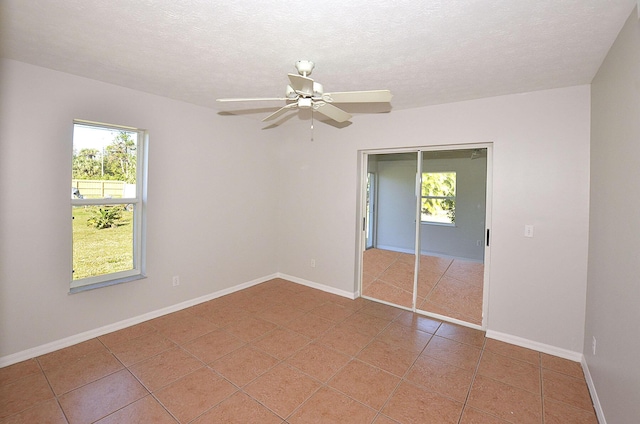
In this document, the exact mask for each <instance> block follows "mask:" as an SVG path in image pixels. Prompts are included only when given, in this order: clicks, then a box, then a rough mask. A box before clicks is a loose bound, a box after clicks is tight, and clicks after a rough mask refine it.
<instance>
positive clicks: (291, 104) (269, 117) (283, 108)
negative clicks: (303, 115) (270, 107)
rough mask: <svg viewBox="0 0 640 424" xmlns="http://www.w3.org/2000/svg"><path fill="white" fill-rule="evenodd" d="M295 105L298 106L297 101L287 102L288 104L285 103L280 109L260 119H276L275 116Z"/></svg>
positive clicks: (282, 113)
mask: <svg viewBox="0 0 640 424" xmlns="http://www.w3.org/2000/svg"><path fill="white" fill-rule="evenodd" d="M297 107H298V104H297V103H290V104H288V105H286V106H284V107H281V108H280V109H278V110H276V111H275V112H273V113H272V114H271V115H269V116H267V117H266V118H264V119H263V120H262V122H266V121H271V120H273V119H276V118H277V117H279V116H282V115H284V114H285V113H286V112H288V111H289V110H290V109H295V108H297Z"/></svg>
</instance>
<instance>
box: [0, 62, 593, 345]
mask: <svg viewBox="0 0 640 424" xmlns="http://www.w3.org/2000/svg"><path fill="white" fill-rule="evenodd" d="M0 66H1V68H0V75H2V78H1V79H0V94H1V95H0V143H1V146H0V149H1V150H0V152H1V154H0V189H1V193H2V197H1V200H0V357H1V356H4V355H10V354H13V353H15V352H19V351H22V350H25V349H29V348H32V347H36V346H39V345H42V344H46V343H48V342H52V341H56V340H59V339H62V338H65V337H68V336H72V335H74V334H78V333H81V332H83V331H89V330H92V329H95V328H100V327H101V326H105V325H109V324H112V323H115V322H118V321H120V320H125V319H127V318H129V317H135V316H139V315H141V314H144V313H147V312H149V311H154V310H157V309H160V308H163V307H167V306H171V305H175V304H178V303H180V302H182V301H187V300H190V299H194V298H197V297H199V296H203V295H207V294H210V293H212V292H215V291H217V290H221V289H224V288H228V287H231V286H234V285H236V284H240V283H243V282H247V281H251V280H253V279H258V278H261V277H264V276H267V275H270V274H272V273H274V272H278V271H280V272H282V273H284V274H288V275H292V276H296V277H298V278H300V279H305V280H308V281H312V282H317V283H319V284H324V285H327V286H329V287H332V288H335V289H336V290H342V291H346V292H354V291H355V290H356V287H355V281H356V260H357V255H358V253H357V248H356V235H357V231H358V230H357V229H358V228H359V222H358V217H357V204H358V186H359V181H358V178H359V173H358V157H359V155H358V150H361V149H374V148H385V147H404V146H428V145H436V144H462V143H476V142H489V141H490V142H493V143H494V168H493V173H494V191H493V222H494V225H493V228H492V230H493V232H492V239H493V243H492V267H491V275H490V278H491V293H490V299H489V316H488V325H489V329H491V330H493V331H496V332H502V333H505V334H509V335H513V336H518V337H522V338H525V339H528V340H533V341H537V342H540V343H545V344H548V345H550V346H557V347H559V348H563V349H568V350H572V351H581V349H582V342H583V332H584V302H585V280H586V256H587V235H586V234H587V224H588V222H587V218H588V214H587V210H588V179H589V172H588V164H589V151H588V147H589V146H588V145H589V100H590V99H589V87H588V86H580V87H570V88H565V89H558V90H549V91H542V92H535V93H529V94H523V95H513V96H504V97H496V98H490V99H482V100H477V101H470V102H463V103H455V104H447V105H441V106H434V107H426V108H420V109H415V110H399V111H393V112H392V113H390V114H379V115H359V116H356V117H355V118H354V120H353V121H354V123H353V125H351V126H347V127H346V128H342V129H337V128H334V127H332V126H330V125H325V124H322V123H319V122H317V123H316V125H315V141H314V142H311V141H310V138H311V132H310V128H309V124H310V122H309V120H307V119H298V118H294V119H291V120H289V121H287V122H286V124H285V125H283V126H281V127H278V128H275V129H271V130H266V131H263V130H261V128H262V127H263V126H262V125H261V123H260V122H258V121H255V122H253V121H251V120H247V119H245V118H240V117H232V116H219V115H217V114H216V113H215V112H214V111H211V110H208V109H205V108H200V107H196V106H193V105H188V104H185V103H180V102H176V101H172V100H168V99H164V98H161V97H157V96H152V95H148V94H144V93H140V92H136V91H132V90H128V89H124V88H120V87H115V86H111V85H108V84H103V83H99V82H96V81H92V80H87V79H83V78H78V77H74V76H71V75H68V74H63V73H59V72H55V71H51V70H46V69H43V68H38V67H33V66H30V65H25V64H21V63H17V62H12V61H2V64H1V65H0ZM74 118H80V119H87V120H94V121H102V122H107V123H114V124H123V125H131V126H137V127H141V128H145V129H148V130H149V132H150V137H151V142H150V149H149V160H150V170H149V214H148V263H147V273H148V278H147V279H145V280H141V281H138V282H135V283H129V284H123V285H118V286H114V287H109V288H105V289H100V290H94V291H89V292H84V293H80V294H75V295H68V294H67V292H68V284H69V281H68V280H69V274H70V267H71V265H70V264H71V252H70V245H71V220H70V219H69V204H68V186H69V181H70V179H71V172H70V166H69V164H70V160H71V131H72V120H73V119H74ZM249 170H250V171H249ZM203 184H204V187H205V189H202V188H201V187H203ZM559 185H560V188H558V186H559ZM256 205H258V206H259V207H257V206H256ZM549 205H553V206H554V207H552V208H551V207H549ZM525 223H526V224H534V225H535V226H536V229H535V231H536V233H535V234H536V237H535V238H533V239H525V238H524V237H523V226H524V224H525ZM311 259H315V260H316V267H315V268H312V267H311V266H310V260H311ZM172 275H180V276H181V281H182V285H181V286H180V287H179V288H173V287H171V276H172ZM559 323H561V325H559Z"/></svg>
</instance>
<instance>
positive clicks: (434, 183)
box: [421, 172, 456, 225]
mask: <svg viewBox="0 0 640 424" xmlns="http://www.w3.org/2000/svg"><path fill="white" fill-rule="evenodd" d="M421 221H422V222H426V223H436V224H445V225H454V224H455V221H456V173H455V172H423V173H422V198H421Z"/></svg>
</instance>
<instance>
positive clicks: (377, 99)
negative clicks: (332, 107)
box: [322, 90, 393, 103]
mask: <svg viewBox="0 0 640 424" xmlns="http://www.w3.org/2000/svg"><path fill="white" fill-rule="evenodd" d="M392 97H393V94H391V91H389V90H369V91H343V92H340V93H325V94H323V95H322V100H324V101H326V102H329V103H386V102H390V101H391V98H392Z"/></svg>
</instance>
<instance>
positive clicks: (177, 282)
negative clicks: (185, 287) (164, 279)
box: [173, 275, 180, 287]
mask: <svg viewBox="0 0 640 424" xmlns="http://www.w3.org/2000/svg"><path fill="white" fill-rule="evenodd" d="M179 285H180V277H179V276H177V275H174V276H173V287H176V286H179Z"/></svg>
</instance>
